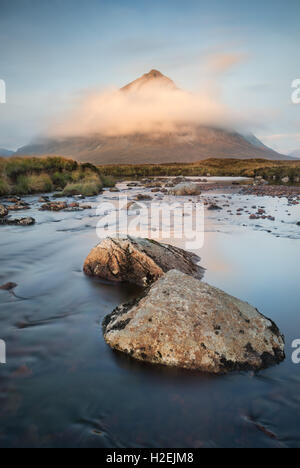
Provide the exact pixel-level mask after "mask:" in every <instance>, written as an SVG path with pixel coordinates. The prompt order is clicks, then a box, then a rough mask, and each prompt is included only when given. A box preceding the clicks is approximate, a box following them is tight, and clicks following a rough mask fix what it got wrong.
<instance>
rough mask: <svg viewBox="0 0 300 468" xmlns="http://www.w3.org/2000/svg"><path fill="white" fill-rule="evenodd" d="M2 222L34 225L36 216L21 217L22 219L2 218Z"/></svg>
mask: <svg viewBox="0 0 300 468" xmlns="http://www.w3.org/2000/svg"><path fill="white" fill-rule="evenodd" d="M0 224H4V225H7V226H10V225H12V226H32V225H33V224H35V219H34V218H20V219H12V218H4V219H2V218H0Z"/></svg>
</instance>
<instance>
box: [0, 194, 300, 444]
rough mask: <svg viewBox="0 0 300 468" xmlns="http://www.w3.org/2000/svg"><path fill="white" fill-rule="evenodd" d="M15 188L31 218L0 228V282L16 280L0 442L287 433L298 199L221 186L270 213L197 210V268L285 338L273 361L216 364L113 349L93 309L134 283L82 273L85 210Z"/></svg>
mask: <svg viewBox="0 0 300 468" xmlns="http://www.w3.org/2000/svg"><path fill="white" fill-rule="evenodd" d="M139 191H140V190H139ZM134 193H135V192H134V191H130V192H129V195H130V196H133V194H134ZM115 196H116V195H115V194H109V193H105V194H104V196H100V197H99V200H100V199H103V198H104V197H107V198H106V199H111V198H113V197H115ZM210 196H211V197H213V196H216V197H217V200H221V199H222V194H221V193H217V194H211V195H210ZM226 197H227V195H226ZM246 198H248V200H246ZM28 200H29V201H30V202H32V203H34V206H33V208H32V209H31V210H30V216H33V217H35V218H36V220H37V224H36V225H35V226H32V227H28V228H20V227H13V226H9V227H1V230H0V252H1V254H0V256H1V269H0V284H3V283H5V282H8V281H13V282H15V283H17V284H18V285H19V286H18V287H17V288H16V289H15V295H16V296H14V295H12V294H10V293H9V292H7V291H0V338H1V339H4V340H5V341H6V343H7V365H1V366H0V446H1V447H16V446H18V447H170V448H171V447H174V448H177V447H184V448H185V447H188V448H190V447H300V424H299V423H300V365H298V366H297V365H295V364H293V363H292V360H291V352H292V349H291V343H292V341H293V340H294V339H297V338H300V306H299V304H300V288H299V269H300V267H299V265H300V249H299V236H298V233H299V230H300V228H299V227H298V231H297V229H296V227H295V221H296V220H297V219H298V220H300V216H299V208H298V207H297V206H296V207H287V201H286V199H283V200H281V201H280V202H278V201H274V199H257V198H256V197H255V200H252V199H251V197H242V198H241V197H240V196H238V195H234V196H233V198H232V199H231V200H230V204H231V205H232V204H233V205H234V207H236V206H240V204H241V203H243V204H246V205H247V204H248V205H249V206H251V205H252V204H253V203H254V202H255V203H256V204H257V205H264V206H268V209H269V210H271V207H272V206H273V209H274V211H275V210H277V212H276V213H277V219H276V221H275V223H274V222H273V223H271V222H267V221H266V222H265V223H254V224H253V222H250V221H249V219H248V216H246V215H243V216H242V217H235V216H231V217H230V216H228V215H227V214H226V210H223V211H222V212H220V213H219V212H218V213H209V212H207V213H206V216H207V223H206V233H205V243H204V247H203V248H202V249H201V252H200V255H201V257H202V265H203V266H204V267H205V268H207V271H206V275H205V278H204V279H205V281H207V282H209V283H210V284H212V285H214V286H217V287H220V288H222V289H224V290H225V291H226V292H228V293H230V294H233V295H235V296H238V297H239V298H241V299H243V300H246V301H248V302H250V303H251V304H253V305H254V306H256V307H258V308H259V310H260V311H261V312H262V313H263V314H265V315H266V316H268V317H271V318H272V319H273V320H275V321H276V323H277V324H278V326H279V327H280V328H281V330H282V332H283V333H284V334H285V336H286V343H287V347H286V352H287V358H286V361H285V362H284V363H282V364H281V365H280V366H276V367H273V368H270V369H268V370H265V371H263V372H259V373H257V374H254V373H251V372H250V373H233V374H230V375H227V376H221V377H220V376H219V377H216V376H207V375H202V374H201V373H197V372H189V371H181V370H174V369H166V368H162V367H158V368H156V367H154V366H151V365H146V364H145V365H144V364H142V363H138V362H135V361H133V360H131V359H130V358H128V357H126V356H122V355H120V354H116V353H114V352H112V351H111V350H110V349H109V348H108V347H107V346H106V344H105V342H104V340H103V337H102V332H101V322H102V319H103V318H104V316H105V315H106V314H107V313H109V312H110V311H111V310H112V309H113V308H114V307H115V306H117V305H118V304H119V303H120V302H123V301H127V300H128V299H129V298H131V297H134V296H136V295H137V294H138V293H139V291H138V290H137V288H135V287H134V286H129V285H119V286H116V285H111V284H106V283H104V282H100V281H98V280H92V279H90V278H86V277H85V276H84V274H83V273H82V265H83V262H84V259H85V257H86V256H87V254H88V253H89V251H90V249H91V248H92V247H93V246H94V245H95V244H97V242H98V238H97V236H96V231H95V226H96V223H97V221H98V217H97V216H96V213H95V210H91V211H84V212H80V213H63V212H61V213H48V212H39V211H38V207H39V204H38V203H37V197H28ZM91 202H92V204H93V206H94V207H96V206H97V199H92V201H91ZM88 203H90V201H89V202H88ZM269 205H270V206H269ZM242 206H243V205H242ZM285 210H288V211H289V212H290V214H291V215H290V216H287V214H288V213H287V212H286V211H285ZM28 214H29V212H28ZM22 216H24V213H22ZM297 217H298V218H297ZM281 221H284V223H282V222H281ZM256 224H258V226H256ZM260 224H262V225H260ZM269 224H270V226H269ZM268 231H270V232H268Z"/></svg>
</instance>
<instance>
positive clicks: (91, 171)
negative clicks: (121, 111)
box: [0, 156, 300, 196]
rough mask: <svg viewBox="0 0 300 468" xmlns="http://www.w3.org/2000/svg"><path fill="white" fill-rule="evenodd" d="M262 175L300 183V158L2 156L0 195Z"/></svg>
mask: <svg viewBox="0 0 300 468" xmlns="http://www.w3.org/2000/svg"><path fill="white" fill-rule="evenodd" d="M208 175H211V176H239V177H241V176H242V177H256V176H261V177H263V178H264V179H266V180H268V182H269V183H270V184H282V183H283V182H282V179H283V178H284V177H289V181H288V184H290V185H298V184H300V160H299V161H297V160H296V161H269V160H265V159H247V160H241V159H207V160H205V161H200V162H197V163H193V164H157V165H153V164H152V165H150V164H149V165H147V164H145V165H108V166H98V167H96V166H94V165H93V164H89V163H84V164H79V163H78V162H76V161H73V160H72V159H66V158H61V157H59V156H46V157H41V158H34V157H12V158H0V196H3V195H9V194H14V195H27V194H31V193H47V192H51V191H53V190H56V191H60V192H63V193H64V194H65V195H80V194H82V195H84V196H94V195H97V194H98V193H99V192H100V191H101V190H102V188H103V187H114V186H115V181H116V180H120V179H123V180H124V179H141V178H146V177H159V176H175V177H176V176H187V177H189V176H198V177H207V176H208Z"/></svg>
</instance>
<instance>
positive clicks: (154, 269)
mask: <svg viewBox="0 0 300 468" xmlns="http://www.w3.org/2000/svg"><path fill="white" fill-rule="evenodd" d="M199 261H200V258H199V257H198V256H196V255H194V254H192V253H190V252H186V251H185V250H182V249H179V248H177V247H173V246H171V245H166V244H160V243H158V242H156V241H153V240H148V239H138V238H133V237H129V236H125V237H119V238H107V239H105V240H104V241H102V242H101V243H100V244H99V245H97V246H96V247H95V248H94V249H93V250H92V251H91V252H90V254H89V255H88V257H87V259H86V261H85V263H84V268H83V269H84V272H85V273H86V274H87V275H89V276H95V277H98V278H101V279H104V280H108V281H115V282H129V283H134V284H137V285H139V286H142V287H145V286H148V285H150V284H152V283H153V282H154V281H156V280H157V279H158V278H160V277H161V276H162V275H163V274H164V273H165V272H167V271H169V270H171V269H174V268H175V269H177V270H180V271H182V272H184V273H187V274H189V275H192V276H194V277H197V278H199V279H201V278H202V277H203V274H204V270H203V268H201V267H200V266H199V265H197V262H199Z"/></svg>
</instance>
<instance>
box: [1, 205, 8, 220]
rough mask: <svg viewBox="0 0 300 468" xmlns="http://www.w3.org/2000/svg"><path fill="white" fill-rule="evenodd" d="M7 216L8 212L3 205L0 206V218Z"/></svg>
mask: <svg viewBox="0 0 300 468" xmlns="http://www.w3.org/2000/svg"><path fill="white" fill-rule="evenodd" d="M7 215H8V210H7V208H5V206H4V205H0V218H4V217H5V216H7Z"/></svg>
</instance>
